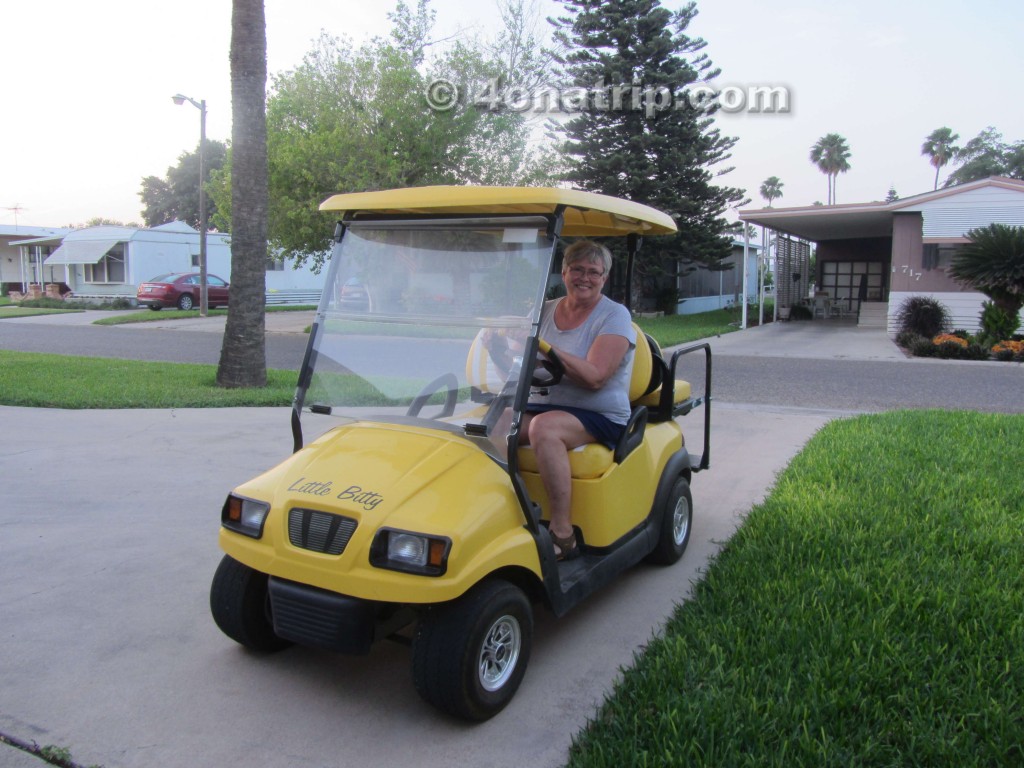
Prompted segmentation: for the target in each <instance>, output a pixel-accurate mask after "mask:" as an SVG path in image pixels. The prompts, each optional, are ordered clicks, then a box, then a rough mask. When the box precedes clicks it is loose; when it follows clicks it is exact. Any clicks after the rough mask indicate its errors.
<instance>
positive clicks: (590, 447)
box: [519, 443, 612, 480]
mask: <svg viewBox="0 0 1024 768" xmlns="http://www.w3.org/2000/svg"><path fill="white" fill-rule="evenodd" d="M611 466H612V452H611V451H610V450H609V449H608V447H607V446H605V445H600V444H598V443H587V444H586V445H581V446H580V447H579V448H574V449H573V450H571V451H569V469H570V472H571V473H572V476H573V477H574V478H576V479H577V480H592V479H594V478H595V477H600V476H601V475H603V474H604V473H605V472H607V471H608V470H609V469H611ZM519 469H520V471H522V472H537V471H538V465H537V454H536V453H534V451H533V448H531V447H530V446H528V445H524V446H523V447H522V448H520V449H519Z"/></svg>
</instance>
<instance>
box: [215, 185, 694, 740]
mask: <svg viewBox="0 0 1024 768" xmlns="http://www.w3.org/2000/svg"><path fill="white" fill-rule="evenodd" d="M321 208H322V210H325V211H330V212H331V213H332V214H334V215H336V217H337V221H338V223H337V227H336V230H335V237H334V240H335V245H334V251H333V255H332V257H331V261H330V266H329V268H328V270H327V277H326V283H325V286H324V291H323V295H322V298H321V301H320V306H319V308H318V310H317V314H316V321H315V323H314V324H313V327H312V331H311V333H310V338H309V344H308V347H307V351H306V355H305V359H304V360H303V364H302V369H301V372H300V374H299V382H298V387H297V389H296V394H295V400H294V404H293V409H292V432H293V438H294V445H295V452H294V453H293V455H292V456H291V457H289V458H288V459H287V460H285V461H284V462H282V463H281V464H279V465H278V466H276V467H274V468H273V469H270V470H269V471H267V472H265V473H264V474H262V475H260V476H259V477H256V478H254V479H253V480H251V481H249V482H247V483H244V484H243V485H240V486H238V487H237V488H235V489H234V490H233V491H232V492H231V493H230V494H229V496H228V498H227V501H226V502H225V504H224V507H223V511H222V515H221V522H222V527H221V532H220V545H221V547H222V548H223V550H224V552H225V553H226V554H225V556H224V558H223V560H222V562H221V564H220V567H219V568H218V569H217V572H216V575H215V576H214V578H213V584H212V587H211V594H210V605H211V609H212V612H213V617H214V620H215V621H216V623H217V625H218V626H219V627H220V628H221V630H223V632H224V633H225V634H227V635H228V636H229V637H231V638H232V639H234V640H236V641H237V642H239V643H241V644H242V645H244V646H247V647H249V648H252V649H257V650H261V651H273V650H278V649H281V648H283V647H285V646H286V645H289V644H291V643H299V644H301V645H306V646H313V647H317V648H326V649H332V650H335V651H340V652H344V653H352V654H364V653H367V652H369V650H370V648H371V645H372V644H373V643H374V641H376V640H380V639H383V638H389V637H394V638H399V639H401V638H404V639H406V640H409V639H410V637H411V646H412V670H413V681H414V684H415V687H416V689H417V691H418V692H419V693H420V695H421V696H422V697H423V698H424V699H425V700H426V701H428V702H429V703H431V704H433V705H435V706H436V707H438V708H440V709H441V710H443V711H445V712H448V713H451V714H453V715H456V716H459V717H463V718H467V719H471V720H484V719H487V718H489V717H491V716H492V715H494V714H495V713H497V712H498V711H500V710H501V709H502V708H503V707H504V706H505V705H506V704H507V703H508V702H509V700H510V699H511V698H512V696H513V695H514V694H515V691H516V689H517V688H518V687H519V684H520V682H521V680H522V678H523V674H524V673H525V671H526V665H527V661H528V659H529V656H530V646H531V636H532V631H533V613H532V611H533V606H534V605H535V604H543V605H546V606H547V608H548V609H550V610H551V611H553V612H554V613H555V614H556V615H558V616H561V615H563V614H565V613H566V612H567V611H569V610H570V609H571V608H572V607H573V606H575V605H576V604H578V603H579V602H580V601H581V600H583V599H584V598H585V597H587V596H588V595H589V594H591V593H592V592H594V591H595V590H597V589H598V588H600V587H601V586H602V585H604V584H607V583H608V582H610V581H611V580H613V579H614V578H615V577H616V576H617V575H618V574H619V573H621V572H622V571H623V570H625V569H626V568H629V567H631V566H633V565H635V564H636V563H638V562H640V561H641V560H645V559H646V560H648V561H651V562H654V563H662V564H669V563H673V562H675V561H676V560H678V559H679V558H680V557H681V556H682V554H683V551H684V550H685V549H686V545H687V542H688V541H689V536H690V525H691V513H692V509H691V506H692V502H691V496H690V479H691V476H692V474H693V473H695V472H698V471H700V470H701V469H706V468H707V467H708V462H709V455H710V452H709V446H710V437H709V436H710V431H709V430H710V416H711V414H710V394H711V393H710V387H711V352H710V348H709V347H708V345H706V344H699V345H695V346H693V347H690V348H688V349H685V350H681V351H679V352H676V353H675V354H674V355H672V357H671V359H670V360H668V361H666V360H665V359H663V357H662V355H661V352H660V350H659V349H658V346H657V344H656V343H654V341H653V340H652V339H650V338H648V337H646V336H645V335H644V334H643V333H638V336H637V348H636V353H635V360H634V365H633V375H632V386H631V391H630V399H631V401H632V405H633V407H632V418H631V420H630V422H629V426H628V428H627V430H626V433H625V434H624V436H623V438H622V440H620V442H619V444H618V445H616V446H615V448H614V450H610V449H608V448H607V447H605V446H604V445H587V446H585V447H584V448H582V449H578V450H576V451H573V452H572V453H571V455H570V459H571V465H572V475H573V491H572V504H573V508H572V520H573V523H574V525H575V526H576V537H577V540H578V541H579V542H580V543H581V550H582V555H581V556H580V557H578V558H576V559H573V560H568V561H564V562H563V561H556V559H555V554H554V547H553V546H552V543H551V539H550V537H549V535H548V531H547V528H546V520H545V507H546V504H547V499H546V497H545V493H544V488H543V486H542V484H541V482H540V476H539V475H538V473H537V460H536V457H535V455H534V454H533V452H532V451H531V450H530V449H529V448H528V447H520V446H519V424H520V416H521V414H522V412H523V409H524V407H525V405H526V403H527V400H528V399H529V397H530V392H531V390H532V389H537V388H541V389H543V388H548V387H556V386H558V379H559V378H560V374H561V373H562V371H561V370H560V366H559V363H558V360H557V356H556V355H554V354H551V353H550V352H549V351H548V350H549V349H550V348H549V347H547V346H546V344H545V343H544V340H543V339H540V338H538V335H537V333H538V327H539V323H540V316H541V309H542V306H543V303H544V300H545V296H546V294H547V292H548V290H549V284H551V282H552V277H553V276H556V275H557V271H554V267H555V266H556V264H557V257H558V255H559V252H560V251H559V243H560V239H561V238H563V237H570V238H572V237H588V238H593V237H625V238H626V242H627V244H628V259H627V262H628V263H627V264H626V265H625V273H626V274H625V278H626V281H627V284H628V275H629V274H630V273H631V269H632V262H633V259H634V257H635V254H636V252H637V247H638V245H639V242H640V239H641V236H653V235H660V234H670V233H672V232H674V231H675V226H674V224H673V222H672V220H671V218H669V217H668V216H667V215H665V214H663V213H661V212H659V211H656V210H654V209H652V208H649V207H647V206H644V205H640V204H637V203H633V202H629V201H625V200H619V199H615V198H611V197H606V196H603V195H597V194H592V193H587V192H580V191H575V190H565V189H536V188H494V187H423V188H415V189H400V190H392V191H382V192H366V193H356V194H345V195H337V196H335V197H332V198H330V199H328V200H327V201H326V202H325V203H324V204H323V205H322V206H321ZM357 292H358V297H357V298H358V301H356V300H354V299H353V296H354V295H355V294H356V293H357ZM626 293H627V295H628V293H629V291H628V290H627V292H626ZM695 350H702V351H703V352H704V355H703V356H699V355H698V356H696V358H697V365H698V370H697V372H698V373H701V372H702V373H703V389H702V391H701V392H700V393H699V395H698V394H695V393H691V387H690V384H688V383H687V382H685V381H681V380H677V378H676V375H677V373H676V368H677V365H678V363H679V361H680V358H681V357H682V356H683V355H685V354H687V353H689V352H693V351H695ZM545 353H547V354H545ZM701 357H703V360H701V359H700V358H701ZM691 359H692V358H691ZM538 360H540V361H541V362H540V364H538ZM699 406H703V408H704V409H705V414H704V436H703V437H704V439H703V446H702V449H701V452H700V455H699V456H696V455H691V454H690V452H689V451H688V450H687V448H686V447H685V445H684V442H683V436H682V431H681V430H680V427H679V424H678V423H677V418H678V417H680V416H682V415H684V414H686V413H689V412H690V411H691V410H693V409H694V408H697V407H699ZM307 415H308V416H307ZM314 416H315V417H316V418H319V419H327V420H330V423H331V425H332V426H331V428H329V429H327V431H324V427H323V426H318V427H317V428H316V429H315V430H312V429H309V430H307V431H309V432H313V431H315V432H316V433H317V434H320V437H318V438H316V439H315V440H312V441H311V442H309V443H308V444H305V441H304V438H303V420H304V419H306V418H313V417H314ZM321 424H322V422H321ZM321 433H322V434H321ZM638 640H642V638H638Z"/></svg>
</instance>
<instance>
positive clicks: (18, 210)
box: [0, 203, 25, 227]
mask: <svg viewBox="0 0 1024 768" xmlns="http://www.w3.org/2000/svg"><path fill="white" fill-rule="evenodd" d="M0 210H4V211H13V212H14V226H15V227H17V226H18V214H19V213H21V212H22V211H24V210H25V209H24V208H22V207H21V205H20V204H18V203H15V204H14V205H8V206H4V207H3V208H0Z"/></svg>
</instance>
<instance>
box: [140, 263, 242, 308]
mask: <svg viewBox="0 0 1024 768" xmlns="http://www.w3.org/2000/svg"><path fill="white" fill-rule="evenodd" d="M135 300H136V301H137V302H138V303H139V305H140V306H146V307H149V308H150V309H152V310H158V309H163V308H164V307H177V308H178V309H192V308H193V307H198V306H199V273H198V272H183V273H171V274H168V275H158V276H157V277H154V278H153V279H152V280H147V281H146V282H144V283H142V285H140V286H139V291H138V293H137V294H136V295H135ZM206 304H207V306H208V307H210V308H213V307H217V306H221V307H226V306H227V305H228V284H227V283H226V282H225V281H224V280H222V279H221V278H219V277H217V276H216V275H211V274H207V275H206Z"/></svg>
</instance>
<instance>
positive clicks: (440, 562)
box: [370, 528, 452, 576]
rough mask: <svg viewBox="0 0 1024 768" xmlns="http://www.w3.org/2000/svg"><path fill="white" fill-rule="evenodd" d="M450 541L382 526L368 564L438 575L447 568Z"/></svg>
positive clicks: (425, 574)
mask: <svg viewBox="0 0 1024 768" xmlns="http://www.w3.org/2000/svg"><path fill="white" fill-rule="evenodd" d="M451 546H452V542H451V539H448V538H446V537H443V536H426V535H424V534H422V533H411V532H409V531H397V530H394V529H390V528H382V529H381V530H379V531H378V532H377V536H376V538H375V539H374V541H373V546H372V547H371V548H370V563H371V564H372V565H375V566H377V567H378V568H389V569H391V570H394V571H405V572H406V573H417V574H420V575H422V576H441V575H442V574H443V573H444V572H445V571H446V570H447V569H448V553H449V551H451Z"/></svg>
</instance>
